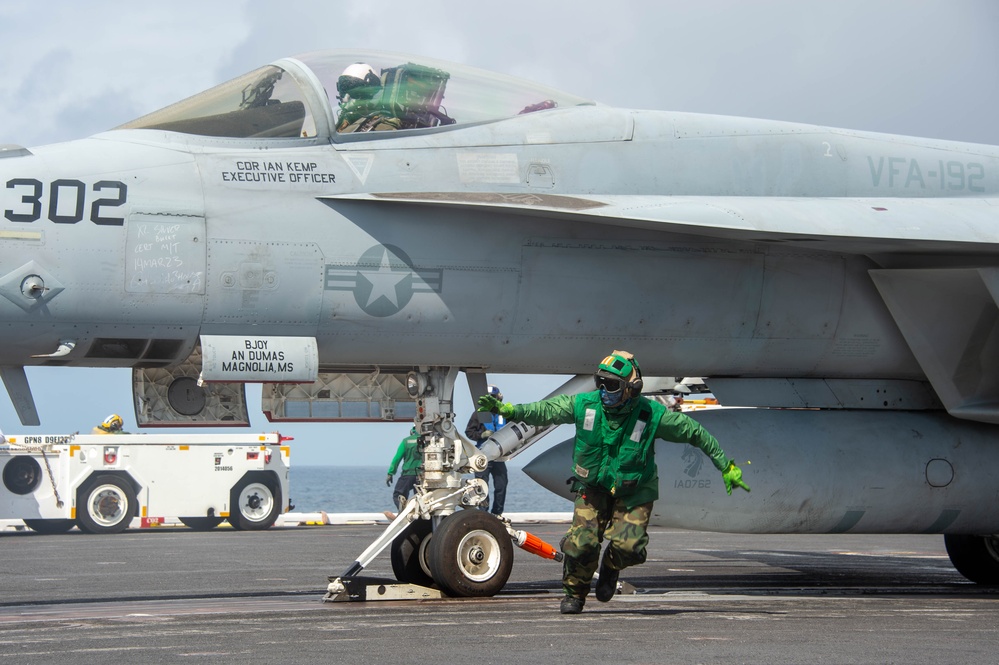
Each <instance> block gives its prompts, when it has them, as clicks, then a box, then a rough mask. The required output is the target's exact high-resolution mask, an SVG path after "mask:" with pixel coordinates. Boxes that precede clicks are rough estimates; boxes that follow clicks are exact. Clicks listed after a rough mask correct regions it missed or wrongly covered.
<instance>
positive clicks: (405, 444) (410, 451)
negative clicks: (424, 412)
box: [385, 427, 423, 519]
mask: <svg viewBox="0 0 999 665" xmlns="http://www.w3.org/2000/svg"><path fill="white" fill-rule="evenodd" d="M419 441H420V437H419V436H418V435H417V434H416V428H415V427H413V428H410V430H409V436H407V437H406V438H404V439H403V440H402V441H400V442H399V448H398V450H396V451H395V457H393V458H392V461H391V462H389V468H388V474H387V475H386V476H385V485H386V487H392V476H393V475H394V474H395V472H396V471H397V470H398V469H399V462H402V473H401V474H400V475H399V480H398V482H396V484H395V489H393V490H392V503H394V504H395V507H396V510H402V509H403V508H405V507H406V501H407V500H408V499H409V493H410V492H412V491H413V488H414V487H415V486H416V481H417V477H418V475H419V473H420V467H421V466H423V456H422V455H420V448H419ZM393 519H395V518H393Z"/></svg>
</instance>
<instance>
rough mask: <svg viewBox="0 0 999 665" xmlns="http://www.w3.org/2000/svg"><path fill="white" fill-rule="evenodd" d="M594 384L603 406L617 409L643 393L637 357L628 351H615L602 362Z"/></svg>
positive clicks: (595, 375)
mask: <svg viewBox="0 0 999 665" xmlns="http://www.w3.org/2000/svg"><path fill="white" fill-rule="evenodd" d="M593 382H594V383H595V384H596V386H597V390H599V391H600V401H601V402H602V403H603V405H604V406H606V407H616V406H620V405H622V404H624V403H625V402H626V401H627V400H629V399H631V398H632V397H635V396H637V395H638V394H639V393H640V392H641V391H642V385H643V381H642V370H641V369H640V368H639V367H638V361H637V360H635V356H633V355H632V354H630V353H628V352H627V351H614V352H612V353H611V354H610V355H609V356H607V357H606V358H604V359H603V360H601V361H600V365H599V367H598V368H597V371H596V372H595V373H594V374H593Z"/></svg>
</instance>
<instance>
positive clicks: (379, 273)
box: [326, 245, 443, 317]
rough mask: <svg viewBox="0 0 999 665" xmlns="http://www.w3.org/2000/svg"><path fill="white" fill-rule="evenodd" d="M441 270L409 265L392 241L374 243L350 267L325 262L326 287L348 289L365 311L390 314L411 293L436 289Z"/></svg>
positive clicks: (407, 298)
mask: <svg viewBox="0 0 999 665" xmlns="http://www.w3.org/2000/svg"><path fill="white" fill-rule="evenodd" d="M442 282H443V270H442V269H440V268H437V269H421V270H418V269H416V268H415V267H414V266H413V262H412V261H411V260H410V258H409V256H408V255H407V254H406V253H405V252H404V251H402V250H401V249H400V248H398V247H396V246H395V245H375V246H373V247H371V248H369V249H368V250H367V251H365V252H364V254H362V255H361V256H360V258H359V259H358V260H357V264H356V265H355V266H353V267H348V266H335V265H327V266H326V290H327V291H352V292H353V293H354V300H355V301H356V302H357V305H358V306H359V307H360V308H361V309H362V310H363V311H364V313H365V314H368V315H370V316H377V317H386V316H392V315H393V314H398V313H399V312H400V311H402V310H403V309H404V308H405V307H406V305H408V304H409V301H410V300H412V298H413V294H415V293H440V292H441V284H442Z"/></svg>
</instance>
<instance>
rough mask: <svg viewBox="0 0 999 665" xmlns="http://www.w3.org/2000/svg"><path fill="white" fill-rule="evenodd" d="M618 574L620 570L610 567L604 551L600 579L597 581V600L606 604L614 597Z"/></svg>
mask: <svg viewBox="0 0 999 665" xmlns="http://www.w3.org/2000/svg"><path fill="white" fill-rule="evenodd" d="M620 574H621V571H620V570H616V569H614V568H611V567H610V564H609V563H608V561H607V552H606V551H605V552H604V558H603V559H602V560H601V561H600V579H598V580H597V589H596V595H597V600H599V601H600V602H601V603H606V602H607V601H608V600H610V599H611V598H613V597H614V594H615V593H617V578H618V576H619V575H620Z"/></svg>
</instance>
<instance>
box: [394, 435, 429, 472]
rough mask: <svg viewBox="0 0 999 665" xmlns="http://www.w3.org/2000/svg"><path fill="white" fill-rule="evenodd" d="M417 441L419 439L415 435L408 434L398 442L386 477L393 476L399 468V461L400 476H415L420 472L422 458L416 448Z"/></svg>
mask: <svg viewBox="0 0 999 665" xmlns="http://www.w3.org/2000/svg"><path fill="white" fill-rule="evenodd" d="M418 441H419V437H417V436H416V435H415V434H410V435H409V436H407V437H406V438H405V439H403V440H402V441H400V442H399V449H398V450H397V451H396V452H395V457H393V458H392V462H391V463H389V468H388V475H390V476H394V475H395V470H396V469H398V468H399V462H400V461H402V474H401V475H403V476H415V475H417V472H418V471H419V470H420V465H421V464H423V457H421V456H420V451H419V450H417V448H416V444H417V442H418Z"/></svg>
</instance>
